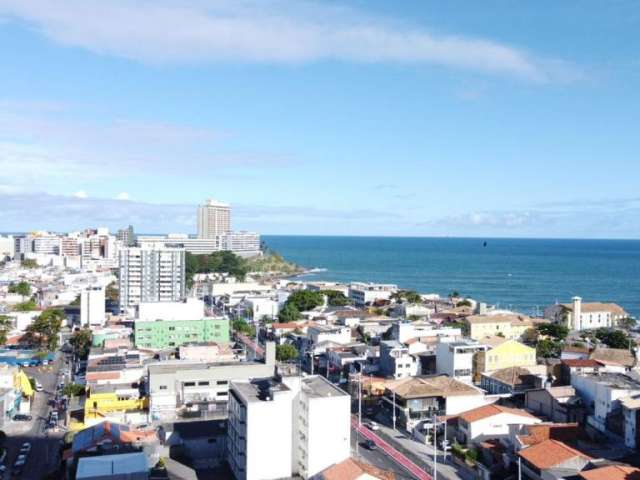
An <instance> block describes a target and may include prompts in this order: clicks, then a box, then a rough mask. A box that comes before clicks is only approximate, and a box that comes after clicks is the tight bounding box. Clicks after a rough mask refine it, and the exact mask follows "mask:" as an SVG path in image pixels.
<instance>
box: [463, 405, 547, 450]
mask: <svg viewBox="0 0 640 480" xmlns="http://www.w3.org/2000/svg"><path fill="white" fill-rule="evenodd" d="M540 422H542V420H540V419H539V418H537V417H534V416H533V415H531V414H530V413H528V412H527V411H525V410H522V409H519V408H508V407H503V406H501V405H496V404H490V405H484V406H482V407H478V408H474V409H472V410H467V411H466V412H463V413H461V414H460V415H458V432H457V433H458V434H457V437H458V441H459V442H460V443H466V444H467V445H470V444H473V443H479V442H482V441H485V440H490V439H500V438H507V437H508V436H509V428H510V425H532V424H536V423H540Z"/></svg>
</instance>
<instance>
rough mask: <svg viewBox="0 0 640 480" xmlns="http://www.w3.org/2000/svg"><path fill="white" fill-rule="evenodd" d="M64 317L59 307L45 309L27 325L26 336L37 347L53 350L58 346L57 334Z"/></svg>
mask: <svg viewBox="0 0 640 480" xmlns="http://www.w3.org/2000/svg"><path fill="white" fill-rule="evenodd" d="M64 318H65V316H64V311H62V310H60V309H57V308H49V309H47V310H45V311H44V312H42V313H41V314H40V315H39V316H38V317H37V318H36V319H35V320H34V321H33V323H32V324H31V325H29V326H28V327H27V332H26V335H27V338H28V339H29V341H30V342H31V343H33V344H35V345H37V346H38V347H39V348H45V349H47V350H48V351H50V352H52V351H54V350H55V349H56V348H58V335H59V333H60V329H61V328H62V320H63V319H64Z"/></svg>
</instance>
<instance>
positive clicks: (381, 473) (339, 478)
mask: <svg viewBox="0 0 640 480" xmlns="http://www.w3.org/2000/svg"><path fill="white" fill-rule="evenodd" d="M320 478H321V479H322V480H357V479H359V478H377V479H380V480H395V478H396V476H395V475H394V474H393V473H392V472H387V471H385V470H382V469H380V468H376V467H374V466H373V465H369V464H367V463H364V462H360V461H358V460H356V459H354V458H347V459H346V460H344V461H342V462H340V463H336V464H335V465H332V466H331V467H329V468H327V469H326V470H324V471H322V472H321V473H320Z"/></svg>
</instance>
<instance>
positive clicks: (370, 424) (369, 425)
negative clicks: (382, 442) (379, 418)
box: [366, 422, 380, 432]
mask: <svg viewBox="0 0 640 480" xmlns="http://www.w3.org/2000/svg"><path fill="white" fill-rule="evenodd" d="M366 426H367V428H368V429H369V430H373V431H374V432H375V431H376V430H380V426H379V425H378V424H377V423H376V422H367V423H366Z"/></svg>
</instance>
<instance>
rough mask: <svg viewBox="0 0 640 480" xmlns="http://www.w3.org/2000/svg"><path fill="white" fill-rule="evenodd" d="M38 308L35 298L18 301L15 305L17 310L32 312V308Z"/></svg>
mask: <svg viewBox="0 0 640 480" xmlns="http://www.w3.org/2000/svg"><path fill="white" fill-rule="evenodd" d="M37 308H38V304H37V303H36V301H35V300H34V299H33V298H31V299H29V300H27V301H26V302H21V303H18V304H16V306H15V307H13V309H14V310H15V311H16V312H31V311H32V310H36V309H37Z"/></svg>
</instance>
